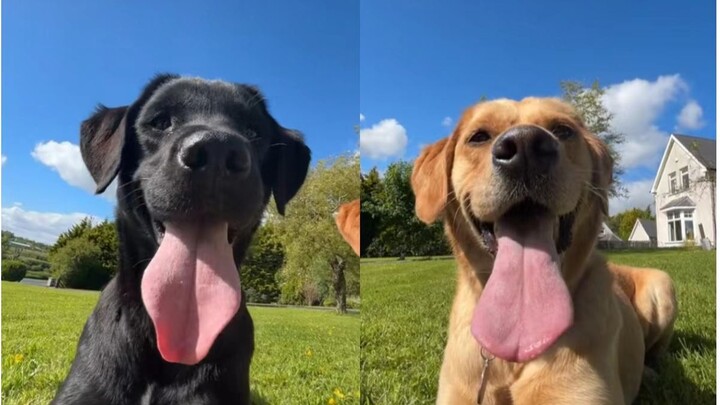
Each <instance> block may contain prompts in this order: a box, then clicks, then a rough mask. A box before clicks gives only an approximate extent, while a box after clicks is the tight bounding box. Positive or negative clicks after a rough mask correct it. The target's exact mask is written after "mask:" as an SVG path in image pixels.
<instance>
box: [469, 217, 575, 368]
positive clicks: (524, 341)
mask: <svg viewBox="0 0 720 405" xmlns="http://www.w3.org/2000/svg"><path fill="white" fill-rule="evenodd" d="M496 225H497V227H496V236H497V242H498V249H497V255H496V257H495V264H494V266H493V270H492V273H491V274H490V278H489V279H488V282H487V284H486V285H485V288H484V290H483V292H482V294H481V296H480V299H479V300H478V302H477V305H476V306H475V312H474V314H473V319H472V324H471V331H472V334H473V335H474V336H475V339H477V341H478V342H479V343H480V344H481V345H482V346H483V347H484V348H485V349H486V350H487V351H489V352H490V353H492V354H493V355H495V356H497V357H499V358H501V359H504V360H507V361H512V362H525V361H528V360H532V359H534V358H535V357H537V356H539V355H540V354H542V353H543V352H544V351H545V350H546V349H547V348H548V347H550V346H551V345H552V344H553V343H555V341H556V340H557V339H558V338H559V337H560V336H561V335H562V334H563V333H564V332H565V330H567V329H568V328H569V327H570V325H571V324H572V319H573V308H572V300H571V298H570V294H569V292H568V289H567V286H566V285H565V282H564V281H563V279H562V275H561V273H560V269H559V267H558V256H557V251H556V248H555V242H554V240H553V228H554V225H555V224H554V219H553V218H551V217H549V216H539V217H537V219H535V220H531V221H527V220H524V222H523V223H521V222H520V221H519V220H518V218H510V219H501V220H500V221H498V223H497V224H496Z"/></svg>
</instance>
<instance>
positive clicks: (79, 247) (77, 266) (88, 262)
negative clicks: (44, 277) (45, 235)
mask: <svg viewBox="0 0 720 405" xmlns="http://www.w3.org/2000/svg"><path fill="white" fill-rule="evenodd" d="M49 260H50V266H51V267H50V269H51V273H52V276H53V278H55V279H57V280H58V284H59V285H60V286H62V287H66V288H79V289H88V290H99V289H100V288H102V287H103V286H104V285H105V284H107V282H108V281H110V278H111V272H110V271H109V270H108V269H107V268H106V267H105V266H104V265H103V252H102V250H101V249H100V248H99V247H98V246H97V245H96V244H94V243H93V242H91V241H90V240H88V239H87V238H85V237H79V238H74V239H71V240H69V241H67V243H66V244H65V245H64V246H62V247H61V248H59V249H57V250H56V251H55V252H53V253H51V254H50V257H49Z"/></svg>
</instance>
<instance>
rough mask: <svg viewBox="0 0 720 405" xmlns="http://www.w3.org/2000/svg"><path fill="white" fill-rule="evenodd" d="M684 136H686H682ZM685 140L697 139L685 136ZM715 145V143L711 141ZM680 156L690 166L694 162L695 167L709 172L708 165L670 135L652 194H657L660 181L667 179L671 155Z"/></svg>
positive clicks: (673, 135) (674, 136)
mask: <svg viewBox="0 0 720 405" xmlns="http://www.w3.org/2000/svg"><path fill="white" fill-rule="evenodd" d="M681 136H684V135H681ZM684 137H685V138H690V139H693V140H694V139H695V137H688V136H684ZM711 142H712V143H713V144H714V141H711ZM678 154H680V155H682V156H683V158H682V159H683V160H686V161H687V162H688V164H689V163H690V162H692V163H693V164H694V165H697V166H698V167H699V168H702V170H707V169H708V166H707V164H706V163H703V162H702V161H700V160H699V159H698V158H697V157H696V156H695V155H694V154H693V153H690V151H688V149H687V148H686V147H685V146H684V145H683V144H682V142H680V141H679V140H678V138H676V135H675V134H672V135H670V139H669V140H668V144H667V145H666V146H665V152H664V153H663V157H662V159H661V160H660V166H659V167H658V171H657V173H656V174H655V180H654V181H653V186H652V189H651V190H650V192H651V193H653V194H655V193H657V191H658V187H659V186H660V181H661V179H662V178H664V177H665V175H666V173H665V171H666V169H667V166H668V162H669V160H670V156H671V155H676V159H677V155H678Z"/></svg>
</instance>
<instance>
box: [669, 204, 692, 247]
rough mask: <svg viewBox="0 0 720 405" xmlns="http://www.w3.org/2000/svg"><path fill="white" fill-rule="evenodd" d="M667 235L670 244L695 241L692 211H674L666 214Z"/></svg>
mask: <svg viewBox="0 0 720 405" xmlns="http://www.w3.org/2000/svg"><path fill="white" fill-rule="evenodd" d="M667 217H668V234H669V236H670V241H671V242H682V241H683V240H694V239H695V230H694V227H695V222H694V220H693V211H692V210H674V211H669V212H668V213H667Z"/></svg>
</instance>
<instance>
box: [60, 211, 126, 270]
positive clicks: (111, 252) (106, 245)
mask: <svg viewBox="0 0 720 405" xmlns="http://www.w3.org/2000/svg"><path fill="white" fill-rule="evenodd" d="M80 238H84V239H86V240H87V241H88V242H90V243H92V244H93V245H94V246H96V247H97V248H98V249H100V256H99V260H100V263H101V264H102V267H103V271H104V272H105V273H108V274H110V275H114V274H115V272H116V271H117V268H118V264H119V263H118V252H119V245H118V244H119V241H118V236H117V229H116V228H115V223H114V222H111V221H108V220H105V221H103V222H100V223H99V224H97V225H93V223H92V220H91V219H90V218H89V217H85V218H83V219H82V220H81V221H80V222H78V223H77V224H75V225H73V226H72V227H71V228H70V229H68V230H67V231H65V232H63V233H62V234H60V236H59V237H58V240H57V241H56V242H55V244H54V245H53V246H52V247H51V248H50V256H52V255H54V254H55V253H57V252H58V251H59V250H60V249H62V248H63V247H65V245H67V244H68V243H69V242H70V241H72V240H75V239H80Z"/></svg>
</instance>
